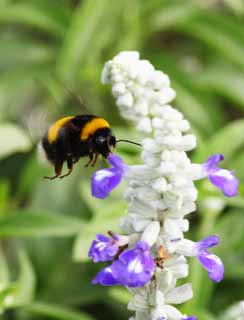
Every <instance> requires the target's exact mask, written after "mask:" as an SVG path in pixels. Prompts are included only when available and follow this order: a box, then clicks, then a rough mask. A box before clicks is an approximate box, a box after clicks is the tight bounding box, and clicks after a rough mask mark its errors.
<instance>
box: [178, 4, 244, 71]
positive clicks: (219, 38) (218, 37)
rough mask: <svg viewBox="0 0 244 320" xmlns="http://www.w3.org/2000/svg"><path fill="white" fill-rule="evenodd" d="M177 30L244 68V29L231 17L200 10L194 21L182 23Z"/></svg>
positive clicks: (189, 20)
mask: <svg viewBox="0 0 244 320" xmlns="http://www.w3.org/2000/svg"><path fill="white" fill-rule="evenodd" d="M176 29H177V30H178V31H179V32H181V33H182V32H183V33H187V34H189V35H191V36H193V37H195V38H196V39H199V40H200V41H202V42H204V43H206V44H207V45H208V46H209V48H210V49H212V50H213V51H214V52H216V51H217V52H218V54H219V55H221V56H224V57H225V58H226V59H227V60H229V61H231V62H232V63H234V64H235V65H237V66H239V67H241V68H242V69H243V68H244V61H243V55H244V45H243V31H242V29H243V28H242V27H241V24H238V23H233V21H232V20H231V18H229V16H227V15H218V14H215V13H212V12H210V11H208V10H201V11H200V10H199V14H196V15H195V16H194V17H193V18H192V19H188V20H185V21H180V22H179V23H178V24H177V25H176ZM213 30H214V32H213Z"/></svg>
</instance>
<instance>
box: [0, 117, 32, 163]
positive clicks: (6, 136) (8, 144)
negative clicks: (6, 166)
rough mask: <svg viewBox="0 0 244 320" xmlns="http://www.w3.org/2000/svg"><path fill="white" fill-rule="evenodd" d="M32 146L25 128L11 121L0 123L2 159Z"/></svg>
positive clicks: (27, 149)
mask: <svg viewBox="0 0 244 320" xmlns="http://www.w3.org/2000/svg"><path fill="white" fill-rule="evenodd" d="M30 148H31V142H30V139H29V137H28V136H27V135H26V133H25V131H24V130H23V129H21V128H20V127H18V126H16V125H14V124H10V123H9V124H8V123H4V124H0V159H1V158H4V157H7V156H9V155H11V154H13V153H16V152H27V151H29V150H30Z"/></svg>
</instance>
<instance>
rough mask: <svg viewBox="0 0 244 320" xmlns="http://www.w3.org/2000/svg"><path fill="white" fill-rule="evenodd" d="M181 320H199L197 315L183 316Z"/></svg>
mask: <svg viewBox="0 0 244 320" xmlns="http://www.w3.org/2000/svg"><path fill="white" fill-rule="evenodd" d="M181 320H197V317H195V316H190V317H186V318H182V319H181Z"/></svg>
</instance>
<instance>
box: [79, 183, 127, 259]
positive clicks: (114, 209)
mask: <svg viewBox="0 0 244 320" xmlns="http://www.w3.org/2000/svg"><path fill="white" fill-rule="evenodd" d="M116 195H120V191H119V190H115V191H113V192H112V193H111V195H110V196H109V198H107V199H103V200H100V199H95V198H93V197H91V195H90V185H89V184H86V185H85V184H84V183H83V184H82V198H83V199H84V201H85V202H86V204H87V205H88V206H89V208H90V209H91V210H92V212H93V213H94V217H93V219H92V220H91V221H89V222H88V223H87V224H86V227H85V228H84V229H83V231H82V232H81V233H80V234H79V235H78V237H77V239H76V241H75V243H74V248H73V258H74V260H75V261H86V260H88V259H89V258H88V251H89V248H90V246H91V243H92V241H93V240H94V239H95V238H96V234H98V233H107V231H109V230H112V231H114V232H118V231H119V226H118V224H119V218H120V217H121V215H122V213H123V212H124V209H125V207H126V203H125V201H124V200H123V199H121V196H116ZM104 222H105V223H104Z"/></svg>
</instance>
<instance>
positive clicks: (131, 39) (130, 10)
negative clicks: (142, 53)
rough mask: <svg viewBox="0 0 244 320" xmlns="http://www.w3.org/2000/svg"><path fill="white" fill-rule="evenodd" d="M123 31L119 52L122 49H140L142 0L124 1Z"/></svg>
mask: <svg viewBox="0 0 244 320" xmlns="http://www.w3.org/2000/svg"><path fill="white" fill-rule="evenodd" d="M123 4H124V8H123V9H124V11H123V21H122V28H123V32H122V34H121V37H120V39H119V43H118V48H117V52H118V51H120V50H125V49H126V50H132V49H134V50H138V48H139V46H140V35H141V30H142V28H141V23H140V22H141V20H140V9H141V5H140V1H139V0H133V1H130V0H126V1H124V3H123Z"/></svg>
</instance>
